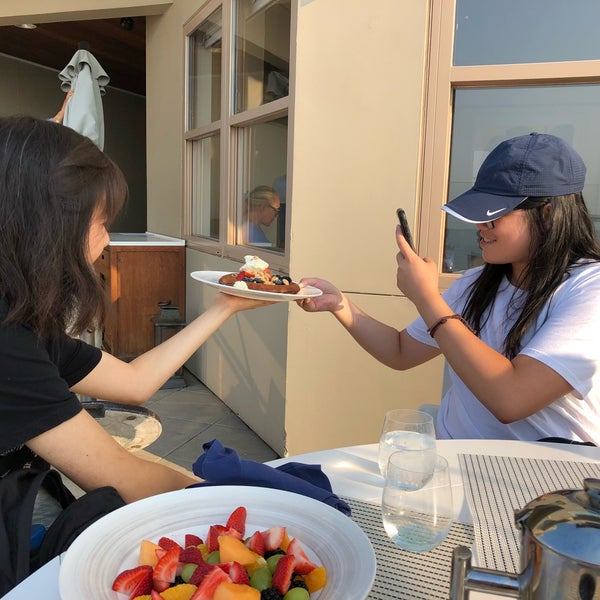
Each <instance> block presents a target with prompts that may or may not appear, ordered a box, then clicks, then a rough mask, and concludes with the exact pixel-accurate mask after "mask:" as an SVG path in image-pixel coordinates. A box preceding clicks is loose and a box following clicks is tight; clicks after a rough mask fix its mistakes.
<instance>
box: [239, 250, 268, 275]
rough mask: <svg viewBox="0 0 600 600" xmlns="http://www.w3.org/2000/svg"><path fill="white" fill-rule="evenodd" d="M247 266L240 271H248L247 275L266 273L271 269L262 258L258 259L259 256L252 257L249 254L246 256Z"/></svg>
mask: <svg viewBox="0 0 600 600" xmlns="http://www.w3.org/2000/svg"><path fill="white" fill-rule="evenodd" d="M244 260H245V261H246V262H245V264H244V265H243V266H242V267H241V269H240V271H246V272H247V273H258V272H264V271H265V269H268V268H269V263H268V262H265V261H264V260H263V259H262V258H258V256H251V255H250V254H248V255H247V256H244Z"/></svg>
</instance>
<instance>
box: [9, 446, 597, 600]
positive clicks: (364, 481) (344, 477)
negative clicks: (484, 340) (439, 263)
mask: <svg viewBox="0 0 600 600" xmlns="http://www.w3.org/2000/svg"><path fill="white" fill-rule="evenodd" d="M437 446H438V452H439V453H440V454H441V455H443V456H444V457H446V458H447V460H448V462H449V464H450V468H451V478H452V486H453V494H454V496H453V498H454V508H455V513H456V519H457V520H458V521H462V522H465V523H470V522H472V518H471V514H470V512H469V508H468V504H467V501H466V499H465V495H464V491H463V482H462V476H461V471H460V466H459V459H458V455H459V454H477V455H492V456H493V455H496V456H510V457H521V458H539V459H548V460H567V461H578V462H590V461H591V462H600V448H596V447H590V446H577V445H568V444H547V443H538V442H516V441H505V440H438V442H437ZM377 452H378V448H377V444H368V445H364V446H351V447H347V448H336V449H333V450H323V451H319V452H311V453H308V454H301V455H296V456H292V457H288V458H283V459H278V460H274V461H271V462H269V463H268V464H270V465H272V466H277V465H279V464H283V463H285V462H288V461H292V460H293V461H297V462H303V463H309V464H320V465H321V467H322V469H323V471H324V472H325V473H326V474H327V476H328V477H329V479H330V481H331V484H332V487H333V491H334V492H335V493H336V494H338V495H340V496H347V497H349V498H355V499H358V500H363V501H366V502H373V503H379V502H381V491H382V485H383V478H382V477H381V476H380V474H379V467H378V464H377ZM549 491H552V490H549ZM59 570H60V558H59V557H57V558H55V559H54V560H52V561H51V562H49V563H47V564H46V565H44V567H42V568H41V569H39V570H38V571H36V572H35V573H34V574H32V575H31V576H30V577H28V578H27V579H26V580H25V581H23V582H22V583H20V584H19V585H18V586H17V587H16V588H14V589H13V590H11V591H10V592H9V593H8V594H6V595H5V596H3V600H29V599H30V598H36V597H39V598H44V599H45V600H60V594H59V591H58V574H59ZM497 597H498V596H492V595H490V594H482V593H476V592H472V593H471V595H470V598H471V599H472V600H483V599H484V598H485V599H488V598H490V599H491V598H497Z"/></svg>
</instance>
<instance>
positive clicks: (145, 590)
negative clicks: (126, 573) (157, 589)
mask: <svg viewBox="0 0 600 600" xmlns="http://www.w3.org/2000/svg"><path fill="white" fill-rule="evenodd" d="M152 587H153V580H152V575H151V574H150V573H148V574H147V576H146V578H145V579H143V580H141V581H140V582H139V583H138V584H137V585H136V586H135V587H134V588H133V590H132V591H131V594H129V600H133V598H137V597H138V596H144V595H146V594H149V593H150V592H152Z"/></svg>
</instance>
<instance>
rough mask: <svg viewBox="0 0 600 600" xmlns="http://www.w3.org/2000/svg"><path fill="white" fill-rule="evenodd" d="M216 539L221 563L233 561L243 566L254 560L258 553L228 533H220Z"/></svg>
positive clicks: (252, 562)
mask: <svg viewBox="0 0 600 600" xmlns="http://www.w3.org/2000/svg"><path fill="white" fill-rule="evenodd" d="M217 539H218V541H219V556H220V559H221V562H222V563H227V562H232V561H235V562H239V563H240V565H242V566H244V567H245V566H248V565H252V564H254V563H255V562H256V559H257V557H258V554H256V552H252V550H250V549H249V548H247V547H246V546H245V545H244V542H242V541H241V540H238V539H237V538H234V537H232V536H230V535H220V536H219V537H218V538H217Z"/></svg>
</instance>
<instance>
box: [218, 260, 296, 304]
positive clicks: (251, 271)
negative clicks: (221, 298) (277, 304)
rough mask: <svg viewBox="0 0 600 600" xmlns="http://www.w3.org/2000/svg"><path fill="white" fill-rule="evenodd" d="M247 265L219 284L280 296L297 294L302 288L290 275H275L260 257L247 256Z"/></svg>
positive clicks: (224, 278) (230, 274)
mask: <svg viewBox="0 0 600 600" xmlns="http://www.w3.org/2000/svg"><path fill="white" fill-rule="evenodd" d="M244 259H245V261H246V262H245V263H244V264H243V265H242V267H241V268H240V270H239V271H238V272H237V273H228V274H227V275H223V276H222V277H221V278H220V279H219V283H222V284H224V285H230V286H232V287H235V288H238V289H242V290H259V291H261V292H276V293H279V294H297V293H298V292H299V291H300V286H299V285H298V284H297V283H295V282H293V281H292V278H291V277H289V276H288V275H273V274H272V273H271V270H270V269H269V263H267V262H265V261H264V260H262V259H261V258H259V257H258V256H250V255H248V256H245V257H244Z"/></svg>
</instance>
